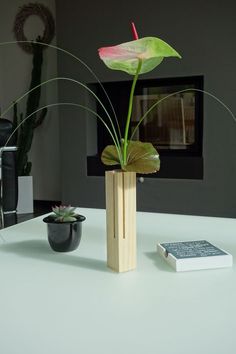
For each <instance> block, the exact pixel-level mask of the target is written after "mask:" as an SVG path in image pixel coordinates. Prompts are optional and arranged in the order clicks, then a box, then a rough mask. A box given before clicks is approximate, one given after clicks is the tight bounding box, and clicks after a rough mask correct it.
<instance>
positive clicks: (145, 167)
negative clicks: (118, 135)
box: [101, 141, 160, 174]
mask: <svg viewBox="0 0 236 354" xmlns="http://www.w3.org/2000/svg"><path fill="white" fill-rule="evenodd" d="M127 157H128V158H127V164H126V166H122V168H123V169H124V170H125V171H129V172H137V173H142V174H145V173H154V172H157V171H159V169H160V159H159V154H158V152H157V150H156V149H155V148H154V146H153V145H152V144H151V143H143V142H141V141H129V145H128V154H127ZM101 158H102V162H103V163H104V164H105V165H109V166H112V165H118V164H120V161H119V157H118V154H117V150H116V148H115V146H114V145H108V146H107V147H106V148H105V149H104V150H103V152H102V157H101Z"/></svg>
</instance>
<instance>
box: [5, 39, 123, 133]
mask: <svg viewBox="0 0 236 354" xmlns="http://www.w3.org/2000/svg"><path fill="white" fill-rule="evenodd" d="M18 43H34V44H40V45H42V46H44V47H49V48H53V49H56V50H58V51H60V52H62V53H65V54H67V55H69V56H70V57H72V58H74V59H75V60H76V61H78V62H79V63H80V64H82V65H83V66H84V67H85V68H86V69H87V70H88V71H89V72H90V73H91V74H92V75H93V77H94V78H95V79H96V81H97V82H98V83H99V85H100V86H101V88H102V90H103V92H104V93H105V95H106V98H107V100H108V102H109V104H110V106H111V109H112V112H113V114H114V117H115V121H116V125H117V128H118V134H119V137H120V140H121V131H120V125H119V122H118V118H117V115H116V111H115V109H114V106H113V104H112V102H111V99H110V97H109V95H108V93H107V91H106V90H105V88H104V86H103V84H102V83H101V81H100V80H99V78H98V76H97V75H96V74H95V73H94V71H93V70H92V69H91V68H90V67H89V66H88V65H87V64H86V63H85V62H84V61H83V60H81V59H80V58H78V57H77V56H76V55H74V54H72V53H70V52H69V51H67V50H65V49H63V48H60V47H57V46H55V45H52V44H47V43H43V42H37V41H10V42H2V43H0V46H2V45H9V44H18Z"/></svg>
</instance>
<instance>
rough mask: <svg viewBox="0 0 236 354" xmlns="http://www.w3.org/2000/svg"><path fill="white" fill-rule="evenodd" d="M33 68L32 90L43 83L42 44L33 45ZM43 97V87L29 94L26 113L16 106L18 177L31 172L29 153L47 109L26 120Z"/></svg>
mask: <svg viewBox="0 0 236 354" xmlns="http://www.w3.org/2000/svg"><path fill="white" fill-rule="evenodd" d="M40 40H41V38H40V37H38V38H37V42H40ZM32 46H33V67H32V74H31V83H30V90H31V89H32V88H34V87H36V86H37V85H40V83H41V73H42V64H43V47H42V46H41V45H40V44H37V43H33V42H32ZM40 96H41V87H40V86H39V87H38V88H37V89H35V90H33V91H32V92H29V94H28V99H27V104H26V113H25V116H24V115H23V113H20V114H18V109H17V104H16V103H15V104H14V116H13V126H14V129H15V128H16V127H19V128H18V129H17V131H16V132H17V146H18V151H17V171H18V176H28V175H29V174H30V172H31V167H32V163H31V162H30V161H28V153H29V151H30V149H31V145H32V141H33V137H34V130H35V129H36V128H37V127H38V126H40V125H41V124H42V123H43V121H44V119H45V117H46V114H47V109H46V108H45V109H43V110H42V111H41V112H40V114H36V113H35V114H34V115H33V116H32V117H31V119H26V120H25V121H23V120H24V118H25V117H28V116H29V115H30V114H31V113H33V112H35V111H36V110H37V108H38V107H39V101H40Z"/></svg>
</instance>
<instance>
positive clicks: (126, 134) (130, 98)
mask: <svg viewBox="0 0 236 354" xmlns="http://www.w3.org/2000/svg"><path fill="white" fill-rule="evenodd" d="M141 67H142V60H141V59H139V61H138V67H137V71H136V74H135V76H134V79H133V83H132V86H131V90H130V96H129V107H128V114H127V119H126V126H125V135H124V148H123V163H124V165H126V164H127V148H128V134H129V126H130V119H131V115H132V109H133V101H134V90H135V86H136V83H137V80H138V76H139V73H140V70H141Z"/></svg>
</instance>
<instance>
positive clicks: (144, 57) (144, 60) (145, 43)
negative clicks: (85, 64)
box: [98, 23, 181, 173]
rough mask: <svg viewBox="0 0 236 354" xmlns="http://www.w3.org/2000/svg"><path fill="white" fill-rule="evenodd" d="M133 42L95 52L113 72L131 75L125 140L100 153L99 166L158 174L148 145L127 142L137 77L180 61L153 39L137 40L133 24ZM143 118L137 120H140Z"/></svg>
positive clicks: (156, 156) (154, 153)
mask: <svg viewBox="0 0 236 354" xmlns="http://www.w3.org/2000/svg"><path fill="white" fill-rule="evenodd" d="M132 31H133V34H134V38H135V40H133V41H131V42H126V43H122V44H119V45H116V46H111V47H103V48H100V49H99V50H98V53H99V56H100V58H101V59H102V61H103V62H104V63H105V65H106V66H107V67H108V68H109V69H112V70H121V71H124V72H126V73H128V74H130V75H133V76H134V78H133V83H132V86H131V90H130V97H129V106H128V112H127V118H126V126H125V132H124V138H122V139H121V142H119V141H118V142H117V143H116V144H115V145H109V146H107V147H106V148H105V149H104V151H103V153H102V162H103V163H104V164H106V165H117V164H120V165H121V168H122V170H124V171H134V172H137V173H153V172H156V171H158V170H159V168H160V160H159V154H158V152H157V151H156V149H155V148H154V147H153V145H152V144H151V143H143V142H140V141H130V140H129V139H128V134H129V127H130V119H131V115H132V108H133V100H134V91H135V86H136V83H137V80H138V77H139V75H140V74H145V73H148V72H150V71H152V70H153V69H155V68H156V67H157V66H158V65H159V64H161V62H162V61H163V59H164V58H167V57H177V58H181V56H180V55H179V53H178V52H177V51H176V50H175V49H173V48H172V47H171V46H170V45H169V44H167V43H166V42H164V41H163V40H161V39H159V38H156V37H144V38H141V39H138V35H137V31H136V28H135V25H134V24H133V23H132ZM141 119H142V117H140V120H141Z"/></svg>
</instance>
